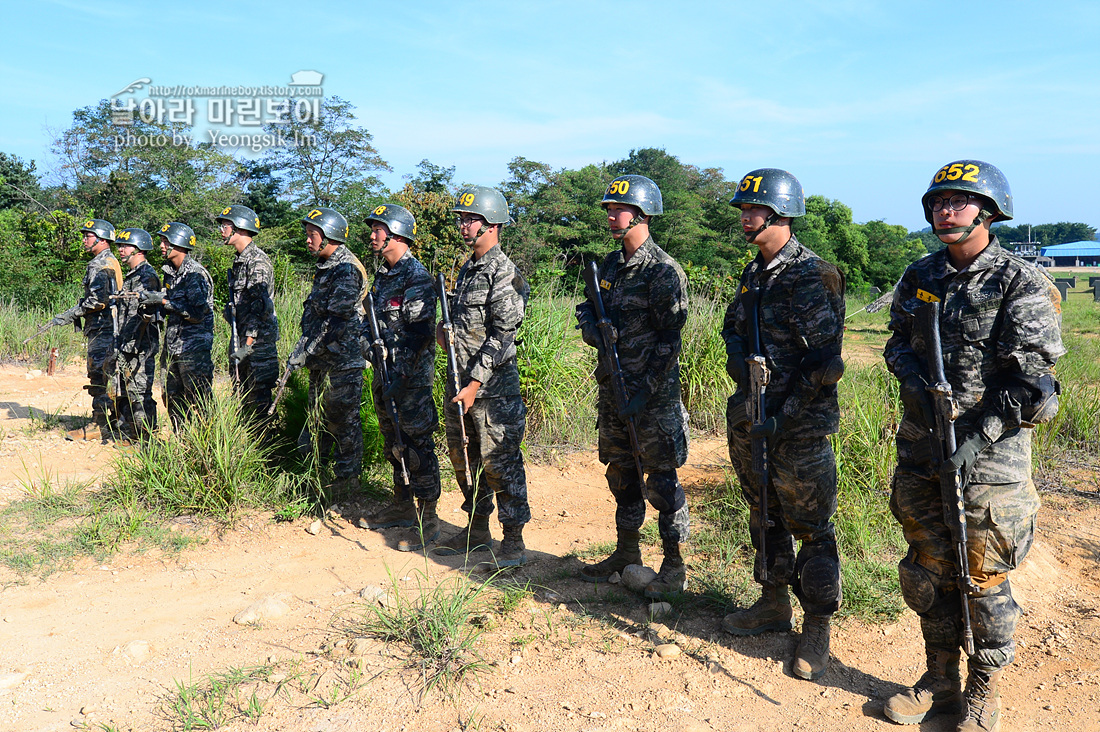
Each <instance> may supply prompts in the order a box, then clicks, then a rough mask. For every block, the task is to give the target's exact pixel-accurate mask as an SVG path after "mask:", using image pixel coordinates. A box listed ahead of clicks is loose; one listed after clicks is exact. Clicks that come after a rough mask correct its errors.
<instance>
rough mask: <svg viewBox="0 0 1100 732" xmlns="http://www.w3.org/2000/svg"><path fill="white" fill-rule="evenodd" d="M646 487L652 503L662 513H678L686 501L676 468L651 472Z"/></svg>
mask: <svg viewBox="0 0 1100 732" xmlns="http://www.w3.org/2000/svg"><path fill="white" fill-rule="evenodd" d="M645 487H646V493H647V494H648V497H649V502H650V504H652V505H653V507H654V508H655V509H657V511H659V512H660V513H676V512H677V511H679V510H680V508H682V507H683V505H684V503H686V499H685V497H684V489H683V488H682V487H681V486H680V481H679V480H678V479H677V478H676V471H675V470H668V471H661V472H657V473H650V474H649V477H648V478H646V482H645Z"/></svg>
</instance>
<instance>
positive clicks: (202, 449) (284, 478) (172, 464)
mask: <svg viewBox="0 0 1100 732" xmlns="http://www.w3.org/2000/svg"><path fill="white" fill-rule="evenodd" d="M272 461H273V454H272V448H271V447H270V446H268V445H267V444H265V442H264V441H262V440H261V439H259V437H258V436H257V434H256V432H255V429H254V428H253V427H252V426H251V425H250V424H249V422H248V420H247V419H246V418H245V416H244V414H243V412H242V408H241V403H240V400H239V399H238V398H237V397H236V396H235V395H233V394H231V393H229V391H228V390H227V389H223V388H221V387H220V386H219V387H217V388H215V389H214V391H213V394H212V395H211V396H210V397H209V398H208V399H204V400H201V401H200V402H199V404H198V405H197V407H196V408H195V409H194V411H193V412H192V413H191V414H189V415H188V416H187V418H186V419H185V420H183V422H182V423H181V425H180V427H179V429H178V432H177V433H176V434H175V435H174V436H173V437H172V438H171V439H167V440H165V439H160V438H159V437H152V438H149V439H146V440H144V441H143V442H142V444H141V449H139V450H134V451H132V452H126V453H123V454H122V455H121V456H120V457H119V459H118V461H117V463H116V465H115V473H114V475H113V476H112V477H111V478H109V479H108V480H107V482H106V484H105V488H106V489H107V491H109V495H110V496H111V497H113V498H114V500H115V501H117V502H118V503H120V504H123V505H134V504H139V505H144V506H148V507H150V508H152V509H154V510H156V511H158V512H160V513H164V514H168V515H179V514H201V515H205V516H210V517H214V518H216V519H218V520H221V521H225V522H229V523H231V522H232V521H233V520H234V519H235V518H236V517H237V516H238V515H239V514H240V513H241V512H242V511H243V510H245V509H252V508H275V509H280V508H282V507H283V506H284V505H285V504H286V503H288V502H291V501H294V500H295V499H296V498H297V497H298V496H299V494H300V493H301V491H302V489H303V487H304V485H305V479H304V477H303V476H299V475H293V474H290V473H287V472H285V471H282V470H277V471H276V470H272V469H271V465H272Z"/></svg>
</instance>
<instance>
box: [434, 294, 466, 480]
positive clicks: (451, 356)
mask: <svg viewBox="0 0 1100 732" xmlns="http://www.w3.org/2000/svg"><path fill="white" fill-rule="evenodd" d="M435 288H436V290H437V291H438V292H437V294H438V295H439V305H440V308H441V309H442V312H443V345H444V346H445V347H446V349H447V375H448V376H449V377H450V379H451V385H452V386H453V387H454V390H455V394H458V392H459V391H461V390H462V385H461V384H459V383H458V357H457V356H455V342H454V326H453V325H451V311H450V309H449V308H448V307H447V283H446V282H444V280H443V275H442V274H441V275H439V277H438V279H437V280H436V284H435ZM455 406H457V407H458V433H459V435H460V436H461V438H462V467H463V468H464V470H465V471H466V486H467V487H468V488H469V489H470V490H473V487H474V479H473V475H472V474H471V472H470V453H469V452H468V447H469V445H470V438H469V436H467V434H466V406H465V405H464V404H463V403H462V402H455ZM443 414H444V419H446V414H447V412H446V410H444V412H443Z"/></svg>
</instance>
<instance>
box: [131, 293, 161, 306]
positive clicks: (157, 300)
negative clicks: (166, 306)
mask: <svg viewBox="0 0 1100 732" xmlns="http://www.w3.org/2000/svg"><path fill="white" fill-rule="evenodd" d="M164 297H165V293H163V292H157V291H156V290H146V291H145V292H143V293H141V298H140V299H139V300H138V303H139V304H141V305H160V304H161V303H162V302H163V301H164Z"/></svg>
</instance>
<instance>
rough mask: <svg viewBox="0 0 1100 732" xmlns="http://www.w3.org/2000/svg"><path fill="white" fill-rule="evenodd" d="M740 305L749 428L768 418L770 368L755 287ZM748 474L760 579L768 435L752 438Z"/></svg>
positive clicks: (764, 568) (763, 575) (766, 523)
mask: <svg viewBox="0 0 1100 732" xmlns="http://www.w3.org/2000/svg"><path fill="white" fill-rule="evenodd" d="M742 302H743V304H744V307H745V316H746V319H747V320H748V328H749V349H750V353H749V355H748V356H747V357H746V358H745V363H746V364H747V365H748V368H749V388H748V400H747V405H748V415H749V421H750V422H751V423H752V426H753V427H758V426H760V425H762V424H764V422H765V421H767V419H768V414H767V407H766V405H765V403H764V397H765V395H766V394H767V391H768V382H769V381H771V371H770V370H769V369H768V363H767V360H766V359H765V358H764V349H763V348H762V347H761V345H760V291H759V290H758V289H756V288H753V289H746V290H745V291H744V299H743V301H742ZM752 476H753V480H755V481H756V495H757V502H758V503H759V504H760V549H759V551H760V579H761V581H763V582H767V581H768V529H769V528H771V526H772V522H771V520H770V519H769V518H768V483H769V482H770V480H771V475H770V471H769V466H768V437H767V435H756V436H754V437H752Z"/></svg>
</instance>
